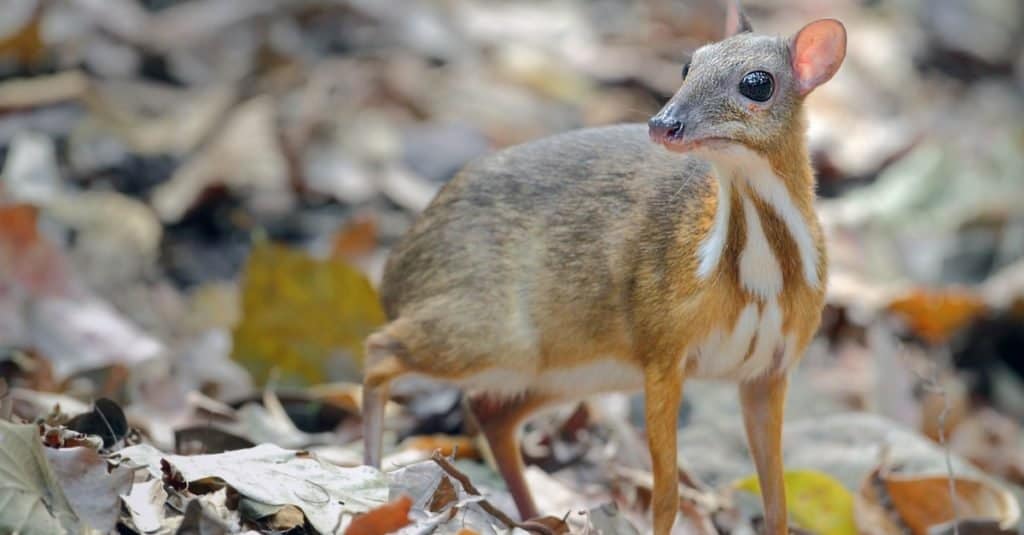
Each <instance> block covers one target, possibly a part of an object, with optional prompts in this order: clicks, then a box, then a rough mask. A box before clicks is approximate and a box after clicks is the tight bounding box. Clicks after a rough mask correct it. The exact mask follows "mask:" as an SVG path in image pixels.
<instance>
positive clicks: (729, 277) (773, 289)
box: [363, 3, 846, 535]
mask: <svg viewBox="0 0 1024 535" xmlns="http://www.w3.org/2000/svg"><path fill="white" fill-rule="evenodd" d="M730 4H731V6H730V9H729V14H728V17H727V18H728V22H727V27H728V31H727V34H726V35H727V37H726V38H725V39H723V40H722V41H719V42H716V43H711V44H708V45H705V46H703V47H701V48H699V49H698V50H696V52H695V53H694V54H693V56H692V60H691V61H690V62H688V63H687V64H686V65H685V67H683V69H682V75H683V80H682V83H681V86H680V88H679V90H678V91H677V92H676V93H675V95H674V96H673V97H672V98H671V99H670V100H669V101H668V103H667V104H665V106H664V107H663V108H662V109H661V110H660V111H659V112H658V113H657V114H656V115H654V117H652V118H651V119H650V121H649V122H648V124H647V125H618V126H609V127H601V128H590V129H583V130H577V131H573V132H568V133H564V134H560V135H555V136H552V137H548V138H545V139H540V140H537V141H533V142H529V143H526V144H523V145H518V146H515V147H511V148H507V149H504V150H501V151H498V152H496V153H493V154H490V155H488V156H485V157H483V158H481V159H479V160H477V161H474V162H472V163H470V164H469V165H468V166H467V167H466V168H465V169H463V170H462V171H461V172H460V173H459V174H458V175H457V176H456V177H455V178H454V179H453V180H452V181H451V182H449V183H448V184H447V185H446V186H445V187H444V188H443V189H442V190H441V191H440V192H439V193H438V195H437V197H436V198H435V199H434V200H433V201H432V202H431V204H430V206H429V207H428V208H427V209H426V210H425V211H424V212H423V214H422V215H421V217H420V218H419V219H418V220H417V222H416V223H415V224H414V225H413V227H412V228H411V229H410V231H409V232H408V233H407V235H406V236H405V237H404V238H403V239H402V240H401V241H400V242H399V243H398V244H397V245H396V246H395V248H394V249H393V250H392V252H391V254H390V257H389V259H388V262H387V265H386V268H385V272H384V276H383V280H382V283H381V287H380V293H381V300H382V303H383V305H384V308H385V311H386V312H387V315H388V318H389V320H390V322H389V323H388V324H387V325H386V326H384V327H383V328H382V329H380V330H379V331H377V332H375V333H374V334H372V335H371V336H370V337H369V338H368V339H367V342H366V349H367V357H366V358H367V365H366V370H365V381H364V388H365V389H364V398H363V410H364V420H365V421H364V425H365V446H366V450H365V461H366V463H367V464H370V465H373V466H379V464H380V456H381V430H382V426H383V423H382V418H383V405H384V403H385V400H386V399H387V392H388V383H389V382H390V381H392V380H394V379H396V378H398V377H402V376H405V375H421V376H428V377H432V378H437V379H442V380H445V381H449V382H451V383H454V384H456V385H458V386H460V387H461V388H462V389H464V390H465V391H466V392H467V394H468V395H469V396H470V400H471V402H470V403H471V405H472V407H473V410H474V412H475V413H476V415H477V419H478V420H479V421H480V422H481V427H482V430H483V433H484V435H485V437H486V439H487V441H488V443H489V445H490V447H491V450H492V453H493V457H494V460H495V462H496V464H497V467H498V469H499V471H500V472H501V475H502V476H503V478H504V480H505V482H506V483H507V486H508V489H509V491H510V493H511V494H512V497H513V498H514V500H515V503H516V506H517V508H518V510H519V514H520V516H521V517H522V518H523V519H528V518H532V517H535V516H537V514H538V511H537V507H536V506H535V504H534V501H533V499H532V498H531V495H530V492H529V489H528V488H527V485H526V481H525V479H524V477H523V460H522V457H521V454H520V450H519V444H518V431H519V429H520V427H521V425H522V423H523V422H524V420H525V419H527V418H528V417H529V416H530V415H531V414H532V413H534V411H536V410H538V409H540V408H543V407H546V406H550V405H553V404H558V403H563V402H566V401H571V400H577V399H580V398H583V397H586V396H590V395H593V394H598V393H602V392H609V391H628V390H634V389H635V390H640V389H642V390H643V392H644V397H645V420H646V433H647V439H648V445H649V449H650V455H651V459H652V471H653V475H654V488H653V500H652V514H653V521H654V533H656V534H658V535H665V534H667V533H669V532H670V530H671V528H672V526H673V523H674V521H675V518H676V513H677V511H678V510H679V488H678V485H679V481H678V465H677V458H676V455H677V448H676V438H677V437H676V435H677V416H678V411H679V406H680V402H681V398H682V388H683V383H684V381H685V380H687V379H700V378H715V379H725V380H729V381H733V382H735V383H736V384H737V385H738V388H739V396H740V401H741V406H742V413H743V415H742V417H743V423H744V426H745V429H746V434H747V439H748V443H749V447H750V453H751V456H752V458H753V461H754V464H755V466H756V470H757V475H758V477H759V479H760V484H761V489H762V496H763V498H762V499H763V505H764V512H765V528H766V533H770V534H772V535H779V534H783V533H787V531H788V528H787V525H788V524H787V512H786V497H785V492H784V489H783V467H782V455H781V447H782V445H781V430H782V419H783V405H784V400H785V393H786V385H787V372H788V371H789V370H790V369H792V368H793V367H794V366H795V365H796V363H797V362H798V361H799V360H800V358H801V356H802V354H803V352H804V350H805V348H806V347H807V345H808V343H809V342H810V340H811V338H812V336H813V335H814V333H815V331H816V329H817V327H818V324H819V321H820V314H821V309H822V306H823V303H824V295H825V283H826V257H825V247H824V241H823V237H822V231H821V228H820V226H819V222H818V218H817V215H816V214H815V211H814V198H815V193H814V189H815V179H814V175H813V172H812V169H811V165H810V158H809V155H808V150H807V143H806V140H805V136H806V124H805V118H804V106H803V104H804V99H805V97H806V96H807V95H808V94H809V93H810V92H811V91H813V90H814V89H815V88H816V87H818V86H819V85H821V84H823V83H825V82H826V81H828V80H829V79H830V78H831V77H832V76H833V75H834V74H835V72H836V71H837V70H838V69H839V66H840V64H841V63H842V61H843V58H844V56H845V53H846V30H845V28H844V27H843V25H842V24H841V23H840V22H838V21H836V20H833V19H823V20H817V21H814V22H811V23H810V24H807V25H806V26H804V27H803V28H802V29H800V30H799V31H797V32H796V33H795V34H794V35H792V36H791V37H788V38H784V37H774V36H765V35H756V34H754V33H752V32H751V29H750V25H749V23H748V22H747V19H746V17H744V16H743V14H742V13H741V12H740V10H739V7H738V6H736V5H735V4H733V3H730ZM696 402H698V403H699V400H697V401H696Z"/></svg>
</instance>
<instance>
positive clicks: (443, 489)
mask: <svg viewBox="0 0 1024 535" xmlns="http://www.w3.org/2000/svg"><path fill="white" fill-rule="evenodd" d="M458 499H459V491H457V490H455V485H452V480H451V479H448V478H447V477H442V478H441V482H440V483H438V484H437V488H436V489H434V495H433V496H431V497H430V505H428V506H427V510H428V511H430V512H431V513H436V512H438V511H442V510H444V508H445V507H448V504H450V503H452V502H455V501H457V500H458Z"/></svg>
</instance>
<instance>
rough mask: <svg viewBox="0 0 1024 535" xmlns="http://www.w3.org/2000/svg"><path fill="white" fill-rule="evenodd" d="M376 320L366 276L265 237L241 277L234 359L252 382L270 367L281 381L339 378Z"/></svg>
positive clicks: (380, 315) (356, 358)
mask: <svg viewBox="0 0 1024 535" xmlns="http://www.w3.org/2000/svg"><path fill="white" fill-rule="evenodd" d="M383 323H384V312H383V310H382V309H381V307H380V303H379V302H378V300H377V293H376V292H375V291H374V289H373V287H372V286H371V285H370V282H369V280H367V278H366V277H365V276H364V275H363V274H362V273H361V272H360V271H359V270H357V269H356V268H354V267H351V266H349V265H348V264H346V263H345V262H343V261H340V260H318V259H315V258H312V257H310V256H308V255H306V254H305V253H302V252H299V251H295V250H292V249H288V248H286V247H283V246H280V245H275V244H272V243H260V244H257V245H256V246H255V247H254V248H253V250H252V253H251V255H250V257H249V261H248V263H247V264H246V266H245V272H244V274H243V281H242V319H241V321H240V322H239V324H238V326H237V327H236V328H235V330H234V342H235V344H234V354H233V357H234V358H235V360H237V361H238V362H240V363H241V364H242V365H243V366H245V367H246V368H247V369H248V370H249V371H250V373H252V376H253V379H254V380H255V381H256V382H257V383H258V384H261V385H262V384H264V383H265V382H266V380H267V378H268V377H269V376H270V373H271V370H275V372H276V373H277V379H278V381H279V382H280V383H281V384H282V385H289V386H305V385H309V384H314V383H322V382H325V381H328V380H333V379H339V377H334V376H333V374H332V372H331V371H332V370H337V369H339V368H341V369H344V368H345V362H339V361H343V360H344V359H350V360H351V361H352V362H354V363H355V364H351V363H350V365H349V366H348V368H349V369H352V368H355V367H356V366H357V365H358V363H360V362H361V361H362V352H363V340H364V339H365V338H366V336H367V335H369V334H370V333H371V332H372V331H373V330H374V329H375V328H377V327H379V326H380V325H381V324H383Z"/></svg>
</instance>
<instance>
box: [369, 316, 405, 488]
mask: <svg viewBox="0 0 1024 535" xmlns="http://www.w3.org/2000/svg"><path fill="white" fill-rule="evenodd" d="M404 349H405V348H404V346H403V345H402V343H401V342H399V341H398V340H396V339H395V338H393V337H391V336H390V335H388V334H386V333H383V332H378V333H375V334H373V335H371V336H370V337H369V338H367V340H366V364H367V365H366V373H365V374H364V376H363V463H364V464H367V465H370V466H373V467H374V468H380V463H381V455H382V454H383V446H384V445H383V435H384V405H385V404H386V403H387V401H388V383H390V382H391V380H392V379H394V378H396V377H398V376H400V375H402V374H404V373H406V372H407V371H408V368H406V366H405V364H403V363H402V360H401V359H400V358H399V355H401V354H403V352H404Z"/></svg>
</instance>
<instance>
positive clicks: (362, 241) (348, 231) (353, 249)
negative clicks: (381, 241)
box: [331, 215, 377, 260]
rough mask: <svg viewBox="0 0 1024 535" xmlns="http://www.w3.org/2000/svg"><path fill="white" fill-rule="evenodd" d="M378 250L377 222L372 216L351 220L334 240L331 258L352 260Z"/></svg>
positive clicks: (335, 235)
mask: <svg viewBox="0 0 1024 535" xmlns="http://www.w3.org/2000/svg"><path fill="white" fill-rule="evenodd" d="M376 248H377V220H376V219H375V218H374V217H373V216H372V215H361V216H356V217H354V218H352V219H351V220H349V221H348V222H347V223H345V225H344V226H343V227H341V229H340V230H338V232H337V233H335V234H334V237H333V238H332V246H331V258H340V259H342V260H352V259H355V258H359V257H361V256H364V255H367V254H369V253H372V252H373V251H374V250H375V249H376Z"/></svg>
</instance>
